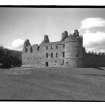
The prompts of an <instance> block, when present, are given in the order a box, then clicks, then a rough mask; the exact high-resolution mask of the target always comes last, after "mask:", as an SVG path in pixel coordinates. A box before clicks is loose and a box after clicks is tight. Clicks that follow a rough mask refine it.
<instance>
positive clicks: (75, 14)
mask: <svg viewBox="0 0 105 105" xmlns="http://www.w3.org/2000/svg"><path fill="white" fill-rule="evenodd" d="M74 29H78V30H79V31H80V35H82V36H83V46H84V47H85V48H86V50H87V51H95V52H105V8H10V7H9V8H6V7H0V45H1V46H3V47H6V48H9V49H13V50H22V46H23V43H24V41H25V40H26V39H29V40H30V42H31V44H40V43H41V41H42V40H43V37H44V35H46V34H47V35H48V36H49V39H50V41H53V42H55V41H59V40H60V39H61V33H62V32H64V31H65V30H67V31H68V32H69V34H70V33H73V30H74Z"/></svg>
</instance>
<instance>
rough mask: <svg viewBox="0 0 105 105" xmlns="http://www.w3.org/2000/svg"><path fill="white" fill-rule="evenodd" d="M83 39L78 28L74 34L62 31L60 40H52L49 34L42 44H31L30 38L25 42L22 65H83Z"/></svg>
mask: <svg viewBox="0 0 105 105" xmlns="http://www.w3.org/2000/svg"><path fill="white" fill-rule="evenodd" d="M83 50H84V49H83V39H82V37H81V36H79V32H78V30H74V33H73V34H72V35H68V32H67V31H64V32H63V33H62V38H61V40H60V41H58V42H50V41H49V38H48V36H47V35H45V36H44V40H43V41H42V43H41V44H40V45H37V44H34V45H31V44H30V42H29V40H26V41H25V43H24V48H23V52H22V65H26V66H35V67H82V65H83Z"/></svg>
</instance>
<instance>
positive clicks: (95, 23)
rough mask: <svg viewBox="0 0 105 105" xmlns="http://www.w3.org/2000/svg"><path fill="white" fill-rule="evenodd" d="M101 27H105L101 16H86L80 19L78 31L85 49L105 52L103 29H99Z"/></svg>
mask: <svg viewBox="0 0 105 105" xmlns="http://www.w3.org/2000/svg"><path fill="white" fill-rule="evenodd" d="M102 28H104V29H105V19H103V18H99V17H96V18H86V19H84V20H82V21H81V26H80V31H81V32H82V36H83V45H84V47H85V48H86V51H94V52H105V47H104V46H105V31H102V30H100V29H102ZM92 29H94V30H95V31H92Z"/></svg>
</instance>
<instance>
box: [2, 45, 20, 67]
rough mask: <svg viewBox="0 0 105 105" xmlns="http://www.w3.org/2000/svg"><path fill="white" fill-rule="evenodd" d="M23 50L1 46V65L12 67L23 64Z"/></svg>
mask: <svg viewBox="0 0 105 105" xmlns="http://www.w3.org/2000/svg"><path fill="white" fill-rule="evenodd" d="M21 63H22V62H21V52H20V51H14V50H9V49H6V48H4V47H0V67H1V68H10V67H18V66H21Z"/></svg>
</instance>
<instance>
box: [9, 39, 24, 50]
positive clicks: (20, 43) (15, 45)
mask: <svg viewBox="0 0 105 105" xmlns="http://www.w3.org/2000/svg"><path fill="white" fill-rule="evenodd" d="M23 44H24V40H22V39H15V40H14V41H13V42H12V44H11V49H14V50H22V48H23Z"/></svg>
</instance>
